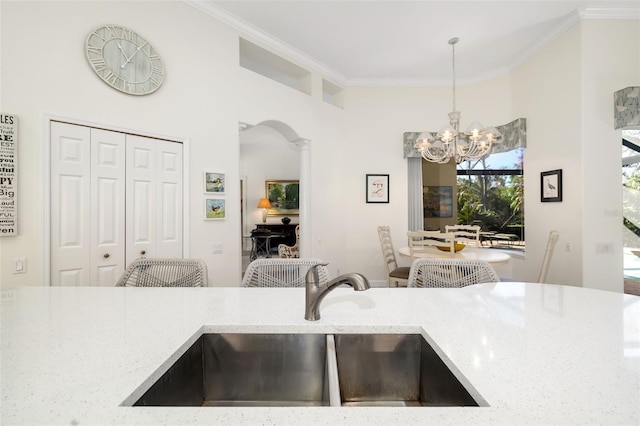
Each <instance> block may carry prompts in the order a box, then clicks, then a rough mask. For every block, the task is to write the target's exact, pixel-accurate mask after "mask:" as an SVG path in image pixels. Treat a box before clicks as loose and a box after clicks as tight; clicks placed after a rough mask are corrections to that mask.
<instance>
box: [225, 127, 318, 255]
mask: <svg viewBox="0 0 640 426" xmlns="http://www.w3.org/2000/svg"><path fill="white" fill-rule="evenodd" d="M238 130H239V141H240V176H241V177H242V192H243V194H242V197H241V198H242V217H241V223H242V234H243V236H246V235H247V234H248V233H249V232H250V229H252V228H253V226H254V222H255V221H256V220H257V218H258V216H257V215H258V214H259V212H258V210H257V209H256V205H257V204H256V203H257V200H258V199H259V198H261V197H263V196H264V190H263V189H262V188H264V180H266V179H274V178H286V179H293V178H295V177H296V176H293V174H294V173H297V179H298V180H299V182H300V194H299V200H300V202H299V216H298V221H299V224H300V254H301V256H307V255H309V254H310V247H311V244H310V242H311V239H310V228H311V212H310V208H309V205H310V201H309V194H310V188H311V182H310V177H311V173H310V163H311V157H310V141H309V140H308V139H305V138H303V137H301V136H299V135H298V133H297V132H296V131H295V130H294V129H292V128H291V126H289V125H288V124H286V123H283V122H281V121H278V120H267V121H262V122H260V123H257V124H255V125H252V124H248V123H242V122H241V123H239V126H238ZM292 163H295V164H292ZM254 171H255V173H254ZM243 239H244V238H243Z"/></svg>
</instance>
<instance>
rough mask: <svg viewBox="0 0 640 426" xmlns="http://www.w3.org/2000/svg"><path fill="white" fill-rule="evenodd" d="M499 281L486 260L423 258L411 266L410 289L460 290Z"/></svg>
mask: <svg viewBox="0 0 640 426" xmlns="http://www.w3.org/2000/svg"><path fill="white" fill-rule="evenodd" d="M498 281H500V278H498V274H497V273H496V271H495V270H494V269H493V267H492V266H491V265H490V264H489V263H488V262H485V261H484V260H475V259H429V258H423V259H417V260H415V261H414V262H413V263H412V264H411V272H410V273H409V283H408V287H447V288H460V287H466V286H468V285H472V284H480V283H497V282H498Z"/></svg>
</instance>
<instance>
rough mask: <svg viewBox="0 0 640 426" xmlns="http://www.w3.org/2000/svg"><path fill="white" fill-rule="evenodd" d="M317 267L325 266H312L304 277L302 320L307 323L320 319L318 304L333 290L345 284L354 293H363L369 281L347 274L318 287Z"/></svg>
mask: <svg viewBox="0 0 640 426" xmlns="http://www.w3.org/2000/svg"><path fill="white" fill-rule="evenodd" d="M318 266H327V264H326V263H319V264H317V265H313V266H312V267H311V268H309V270H308V271H307V275H306V276H305V287H306V292H305V293H306V305H305V310H304V319H306V320H307V321H317V320H319V319H320V303H321V302H322V299H324V297H325V296H326V295H327V294H328V293H329V292H330V291H331V290H333V289H334V288H336V287H338V286H339V285H342V284H347V285H350V286H351V287H353V289H354V290H355V291H363V290H368V289H369V280H367V279H366V278H365V276H364V275H362V274H357V273H353V272H352V273H349V274H342V275H340V276H339V277H336V278H334V279H332V280H331V281H329V282H328V283H326V284H322V285H320V278H319V276H318V271H317V268H318Z"/></svg>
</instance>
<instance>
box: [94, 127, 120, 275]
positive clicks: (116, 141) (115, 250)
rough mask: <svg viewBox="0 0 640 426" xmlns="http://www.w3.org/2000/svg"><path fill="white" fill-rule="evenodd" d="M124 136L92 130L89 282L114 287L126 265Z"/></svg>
mask: <svg viewBox="0 0 640 426" xmlns="http://www.w3.org/2000/svg"><path fill="white" fill-rule="evenodd" d="M125 154H126V153H125V135H124V134H122V133H119V132H112V131H106V130H101V129H91V207H92V211H93V212H95V215H94V217H93V220H94V222H93V226H92V228H93V229H92V232H91V238H92V253H91V262H92V267H91V282H92V283H94V285H99V286H113V285H114V284H115V283H116V281H117V280H118V278H119V277H120V275H121V274H122V272H124V268H125V267H126V264H125V171H126V168H125V158H126V155H125Z"/></svg>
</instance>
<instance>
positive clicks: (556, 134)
mask: <svg viewBox="0 0 640 426" xmlns="http://www.w3.org/2000/svg"><path fill="white" fill-rule="evenodd" d="M0 5H1V7H2V16H1V19H2V21H1V24H2V28H1V31H2V33H1V35H2V41H3V46H2V47H3V49H2V65H1V66H2V68H1V73H2V74H1V77H2V85H1V90H2V93H1V95H2V96H1V99H2V112H8V113H12V114H16V115H17V116H18V117H19V120H20V121H19V126H20V127H19V132H20V140H19V148H18V149H19V156H20V164H19V179H20V181H19V191H20V197H19V203H20V204H19V225H20V235H19V236H17V237H4V238H2V239H0V265H1V266H2V270H1V271H0V281H1V283H2V286H22V285H40V284H41V283H42V281H43V280H42V277H43V271H41V270H40V267H39V265H40V264H41V261H42V259H41V250H42V241H43V230H42V225H41V224H42V214H43V211H44V209H43V207H42V206H41V205H40V204H41V200H42V194H41V182H42V178H43V176H42V175H41V172H40V171H41V164H40V162H41V161H42V153H41V146H40V143H41V141H42V138H43V135H42V133H41V128H40V126H41V124H42V119H41V114H43V113H51V114H55V115H62V116H69V117H72V118H77V119H80V120H85V121H91V122H98V123H105V124H110V125H114V126H118V127H124V128H129V129H135V130H139V131H148V132H153V133H158V134H163V135H167V136H176V137H181V138H188V139H189V140H190V146H191V158H190V175H189V178H190V180H191V188H190V190H189V192H188V194H187V196H188V199H187V202H188V203H189V206H190V209H191V214H190V217H189V220H190V232H189V236H188V237H189V240H190V245H189V251H190V256H192V257H200V258H203V259H204V260H205V261H206V262H207V265H208V267H209V271H210V280H211V285H236V284H237V283H239V280H240V273H241V270H240V268H241V264H240V258H241V257H240V250H241V246H240V235H241V230H240V211H239V209H238V211H232V209H229V211H228V214H229V215H228V217H227V219H226V220H224V221H203V220H202V200H203V195H204V194H203V192H202V172H203V171H205V170H213V171H224V172H225V173H226V174H227V182H228V183H229V184H228V186H227V188H228V191H227V194H226V195H225V198H226V199H227V203H228V206H239V204H240V195H239V186H238V185H234V184H233V182H239V179H240V166H239V164H240V146H239V135H238V127H237V126H238V122H240V121H242V122H247V123H251V124H256V123H259V122H261V121H265V120H279V121H282V122H284V123H286V124H288V125H289V126H290V127H291V128H293V129H294V130H295V131H296V132H297V133H298V134H299V135H300V136H301V137H303V138H306V139H309V140H310V141H311V183H310V187H309V188H308V190H309V191H310V194H311V211H310V212H309V215H310V217H311V222H312V229H311V230H310V233H309V236H308V237H309V238H311V239H312V247H311V249H312V253H310V255H311V256H314V257H320V258H323V259H325V260H327V261H329V262H330V268H331V269H332V272H333V273H334V274H335V273H339V272H340V273H342V272H350V271H354V272H362V273H364V274H365V275H366V276H367V277H369V278H370V279H371V280H373V281H382V280H384V265H383V263H382V258H381V253H380V247H379V241H378V237H377V233H376V227H377V226H378V225H380V224H387V225H390V226H391V229H392V232H393V239H394V241H395V242H396V245H401V244H402V243H403V242H404V241H405V240H406V237H405V230H406V229H407V166H406V160H405V159H404V158H403V157H402V134H403V132H406V131H420V130H437V129H439V128H440V127H441V126H442V124H443V123H444V122H446V121H447V113H448V112H449V110H450V109H451V90H450V88H446V87H431V88H426V87H395V88H388V87H387V88H383V87H352V88H348V89H347V90H346V91H345V93H344V109H340V108H336V107H334V106H332V105H329V104H326V103H324V102H323V101H322V90H321V77H322V76H321V75H319V74H317V73H314V74H313V75H312V79H313V81H312V89H313V90H312V95H311V96H309V95H306V94H304V93H300V92H298V91H296V90H294V89H291V88H289V87H286V86H283V85H281V84H279V83H276V82H274V81H271V80H269V79H267V78H264V77H262V76H260V75H258V74H255V73H253V72H251V71H248V70H245V69H241V68H239V66H238V63H239V59H238V36H239V34H237V33H236V31H235V30H232V29H230V28H228V27H226V26H224V25H222V24H220V23H219V22H218V21H216V20H215V19H213V18H211V17H208V16H206V15H204V14H202V13H201V12H199V11H197V10H195V9H193V8H191V7H190V6H188V5H185V4H183V3H182V2H179V1H156V2H145V1H143V2H128V1H127V2H50V1H46V2H40V3H36V2H7V1H3V2H2V3H0ZM139 17H141V18H139ZM104 23H118V24H122V25H125V26H128V27H131V28H133V29H135V30H137V31H138V32H140V33H141V34H142V35H143V36H145V37H146V38H147V39H149V40H150V42H151V43H152V44H154V46H155V47H156V48H157V50H158V51H159V52H160V54H161V55H162V56H163V58H164V60H165V63H166V68H167V76H166V81H165V84H164V85H163V87H162V88H161V89H160V90H159V91H158V92H156V93H154V94H152V95H149V96H143V97H133V96H127V95H123V94H121V93H119V92H117V91H115V90H113V89H111V88H109V87H108V86H107V85H106V84H104V83H103V82H102V81H101V80H100V79H98V77H97V76H95V75H94V74H93V72H92V70H91V69H90V67H89V65H88V64H87V61H86V59H85V57H84V52H83V44H84V39H85V37H86V35H87V33H88V32H89V31H91V29H93V28H94V27H96V26H98V25H101V24H104ZM591 25H592V23H589V24H588V25H582V24H581V25H578V26H576V27H574V28H572V29H571V30H569V31H568V32H566V33H565V34H563V35H562V36H561V37H559V38H558V39H557V40H555V41H554V42H552V43H551V44H550V45H549V46H547V47H546V48H545V49H544V50H542V51H541V52H539V53H538V54H537V55H535V56H534V57H532V58H531V59H530V60H528V61H527V62H525V63H524V64H523V65H522V66H520V67H519V68H518V69H517V70H515V71H514V72H513V73H511V75H506V76H502V77H499V78H495V79H492V80H489V81H486V82H483V83H480V84H477V85H474V86H472V87H460V88H459V89H458V94H457V98H458V99H457V101H458V109H459V110H460V111H462V115H463V118H462V122H463V125H464V124H465V123H468V122H470V121H474V120H479V121H481V122H482V123H484V124H485V125H489V124H492V125H496V124H504V123H507V122H508V121H510V120H512V119H514V118H517V117H525V118H527V124H528V129H529V134H528V141H529V147H528V148H527V150H526V151H527V152H526V154H525V184H526V199H525V208H526V221H527V225H526V226H527V231H526V234H527V255H526V259H525V260H524V261H518V262H517V264H518V268H521V271H522V272H520V270H516V269H515V268H514V275H515V276H516V277H518V276H517V274H520V276H521V277H522V278H525V279H529V280H532V279H535V277H536V275H537V271H538V269H539V265H540V261H541V255H542V250H544V244H545V242H546V235H547V233H548V231H549V230H550V229H553V228H556V229H559V230H560V231H561V241H560V243H559V244H558V251H557V252H556V257H555V258H554V261H553V262H552V264H551V271H550V273H549V278H550V279H551V280H552V281H554V282H558V283H562V284H572V285H579V284H580V283H581V282H582V280H583V275H584V279H585V282H586V283H587V285H589V286H594V287H595V286H597V285H596V284H595V283H594V282H593V278H592V277H591V276H587V275H593V276H597V277H598V282H609V281H610V282H612V283H614V284H613V285H612V286H610V287H607V288H610V289H617V288H618V284H617V283H618V281H620V277H621V267H618V263H616V261H613V258H612V257H611V258H609V257H607V256H604V257H600V258H599V260H598V261H597V263H594V266H593V268H594V269H595V268H598V270H599V272H598V274H592V272H594V271H592V267H591V266H588V267H587V266H586V265H585V264H586V263H587V262H590V261H591V260H592V259H591V258H592V257H593V256H592V255H591V253H590V252H589V251H588V250H587V249H584V254H583V239H584V240H585V241H587V240H590V238H591V237H589V236H587V235H585V234H586V233H587V232H590V231H589V229H594V227H598V226H601V225H603V224H604V225H603V226H604V229H605V230H606V234H602V235H598V234H596V235H595V236H594V237H593V238H594V239H598V241H600V240H599V239H601V238H604V237H605V236H606V237H607V238H608V237H609V235H611V236H612V237H614V238H615V240H616V241H615V242H616V243H617V244H618V245H617V250H618V251H619V250H620V244H619V243H618V240H617V239H618V236H616V235H615V234H612V233H610V232H609V231H610V230H612V225H611V224H612V223H614V222H619V220H618V219H619V218H617V219H615V220H613V219H611V223H609V219H605V220H603V218H602V215H603V212H602V206H604V205H607V206H611V205H614V204H615V203H616V202H617V201H616V199H617V198H616V197H617V195H615V194H614V193H613V192H614V191H611V193H612V194H611V195H609V193H608V192H607V191H609V186H608V185H610V183H609V182H612V181H613V180H614V179H618V178H619V173H620V170H619V168H618V169H616V170H615V172H614V170H613V166H611V168H610V169H609V168H606V169H602V168H601V164H600V162H599V161H598V159H599V157H600V156H599V155H596V154H594V155H591V154H589V155H585V154H584V152H583V151H586V150H587V149H592V148H594V147H599V146H600V145H598V143H600V142H598V141H599V140H600V139H601V137H602V136H603V135H604V136H605V137H608V134H609V130H608V127H607V126H609V125H610V124H607V123H611V122H612V118H611V115H612V112H611V106H612V93H613V91H614V90H617V89H619V88H622V87H625V86H626V85H634V84H637V70H638V65H637V55H638V52H639V51H640V49H638V46H637V45H638V37H635V38H634V37H633V35H634V34H635V35H637V34H638V24H637V22H636V23H631V24H629V23H625V22H621V21H616V22H609V23H602V25H604V26H600V23H598V26H595V23H594V26H593V28H592V27H591ZM618 27H620V28H618ZM596 30H597V31H596ZM602 31H604V32H605V33H606V36H604V35H603V37H605V38H604V40H605V41H604V42H601V41H598V40H597V38H598V37H600V35H601V33H602ZM634 31H635V33H634ZM596 33H597V36H596ZM603 43H604V44H603ZM610 45H614V46H615V48H611V49H610V51H607V52H601V51H603V50H607V49H605V46H610ZM600 46H602V48H600ZM592 48H594V49H595V50H593V52H592ZM627 50H629V51H630V52H631V53H630V55H636V56H635V58H636V59H635V61H636V62H633V61H632V62H631V64H630V65H629V64H621V63H619V62H620V60H621V57H620V53H621V52H625V53H626V52H627ZM25 52H38V54H37V55H35V54H34V55H30V54H25ZM598 52H601V53H602V55H604V56H603V57H604V58H605V59H606V60H603V61H599V59H600V58H601V56H600V53H598ZM289 59H290V58H289ZM634 64H635V65H634ZM592 68H593V69H594V71H593V72H592V71H591V69H592ZM616 70H619V71H616ZM634 71H635V72H636V74H635V75H634V74H633V73H634ZM616 73H619V74H616ZM591 88H597V90H595V91H594V92H593V94H592V93H590V92H589V91H590V89H591ZM583 102H585V106H584V107H583V106H582V104H583ZM583 109H584V110H583ZM590 121H593V122H590ZM587 133H589V135H587ZM596 139H597V140H596ZM618 152H619V147H618ZM554 168H562V169H563V170H564V173H565V183H564V197H565V201H564V202H562V203H545V204H542V203H540V202H539V173H540V172H541V171H544V170H550V169H554ZM603 170H604V171H603ZM596 171H598V173H604V174H605V175H603V177H602V179H604V180H605V181H606V182H607V183H606V185H607V187H606V188H605V192H607V195H605V196H604V197H605V198H604V200H605V201H604V202H605V203H606V204H602V206H601V207H600V208H599V210H598V211H595V212H592V211H591V210H592V208H593V207H594V205H600V202H601V200H603V198H599V197H601V196H602V194H597V193H592V192H590V191H591V187H587V186H586V185H583V183H582V180H583V179H586V180H587V182H588V184H589V185H593V184H594V180H595V179H596V178H597V175H596V173H595V172H596ZM592 172H593V175H591V174H590V173H592ZM367 173H384V174H389V175H390V203H389V204H367V203H366V202H365V175H366V174H367ZM587 175H589V176H587ZM618 182H619V181H618ZM601 189H602V188H601ZM616 191H617V189H616ZM598 200H600V201H598ZM249 207H251V206H249ZM586 210H589V211H586ZM256 214H259V213H256ZM587 226H588V227H589V228H587ZM616 226H617V225H616ZM583 229H584V231H583ZM598 232H599V231H598ZM618 232H619V231H618ZM566 241H571V242H572V245H573V251H572V252H565V251H564V250H563V248H564V245H565V242H566ZM594 241H595V240H594ZM213 242H221V243H223V245H224V253H223V254H222V255H212V254H211V249H212V243H213ZM592 243H593V242H592V241H589V242H588V244H589V245H590V246H591V245H592ZM585 244H586V243H585ZM14 257H27V258H28V262H29V264H28V268H29V269H28V272H27V273H26V274H17V275H16V274H12V272H11V267H12V265H11V259H12V258H14ZM585 259H586V260H585ZM607 259H610V260H607ZM514 263H515V262H514Z"/></svg>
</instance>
